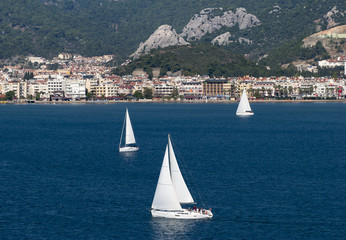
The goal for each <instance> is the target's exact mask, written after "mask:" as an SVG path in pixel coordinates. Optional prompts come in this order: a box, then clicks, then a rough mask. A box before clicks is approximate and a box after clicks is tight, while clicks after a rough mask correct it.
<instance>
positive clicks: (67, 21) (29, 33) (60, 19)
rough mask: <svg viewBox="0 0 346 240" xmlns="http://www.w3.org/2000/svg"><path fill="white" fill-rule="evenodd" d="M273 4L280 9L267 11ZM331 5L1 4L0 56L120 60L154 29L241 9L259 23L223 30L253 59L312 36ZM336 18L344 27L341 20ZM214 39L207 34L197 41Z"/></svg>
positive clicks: (45, 0)
mask: <svg viewBox="0 0 346 240" xmlns="http://www.w3.org/2000/svg"><path fill="white" fill-rule="evenodd" d="M274 6H279V7H280V10H279V11H276V12H272V13H270V12H271V11H272V10H273V7H274ZM334 6H337V8H339V9H340V10H343V8H344V1H341V0H329V1H324V0H304V1H298V0H290V1H279V0H268V1H256V0H251V1H246V2H244V1H241V0H234V1H232V2H231V3H230V2H229V1H227V0H216V1H207V0H200V1H192V0H188V1H186V0H177V1H169V0H160V1H154V0H131V1H130V0H123V1H109V0H99V1H94V0H83V1H82V0H2V1H1V2H0V58H9V57H12V56H15V55H28V54H33V55H37V56H43V57H52V56H56V55H57V54H58V53H59V52H70V53H77V54H82V55H84V56H92V55H102V54H116V55H117V56H118V57H119V59H120V60H122V59H125V58H126V57H127V56H128V55H130V54H131V53H133V52H134V51H135V49H136V48H137V47H138V45H139V43H140V42H143V41H145V40H146V39H147V38H148V37H149V36H150V34H152V33H153V32H154V31H155V29H157V27H158V26H160V25H162V24H170V25H172V26H173V27H174V28H175V29H176V30H177V32H178V33H180V31H181V30H182V28H183V27H184V26H185V25H186V24H187V23H188V21H189V19H190V18H191V17H192V16H193V15H194V14H197V13H199V12H200V11H201V10H202V9H204V8H207V7H223V8H224V9H233V10H234V9H236V8H237V7H245V8H246V9H247V11H248V12H249V13H251V14H254V15H256V16H257V17H258V18H259V19H260V21H261V25H260V26H258V27H255V28H252V29H248V30H239V29H238V28H237V27H233V28H231V29H228V30H230V31H231V33H232V35H237V36H239V37H246V38H249V39H251V40H253V44H250V45H247V44H238V45H236V44H235V45H233V46H232V51H234V52H236V53H241V54H245V53H249V54H250V55H251V56H254V57H256V56H261V55H264V54H266V53H268V52H270V50H272V49H274V48H276V47H279V46H281V45H282V44H283V43H287V42H289V41H291V40H293V39H300V38H301V37H304V36H307V35H309V34H311V33H313V32H315V29H316V24H317V23H314V21H315V20H318V19H321V18H322V17H323V15H325V14H326V13H327V12H328V11H330V10H331V8H333V7H334ZM154 16H155V17H154ZM336 20H337V21H338V22H339V23H341V24H345V18H344V17H340V16H339V17H338V19H336ZM323 24H324V23H323V21H322V25H323ZM325 27H326V24H324V25H323V26H322V29H323V28H325ZM216 34H217V33H215V36H216ZM215 36H214V35H213V34H209V35H207V36H205V38H204V39H202V41H204V42H207V41H208V40H210V39H212V38H213V37H215Z"/></svg>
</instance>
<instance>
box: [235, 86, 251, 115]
mask: <svg viewBox="0 0 346 240" xmlns="http://www.w3.org/2000/svg"><path fill="white" fill-rule="evenodd" d="M236 114H237V115H239V116H250V115H254V112H253V111H252V110H251V107H250V103H249V100H248V99H247V94H246V89H245V88H244V90H243V93H242V95H241V98H240V102H239V105H238V109H237V113H236Z"/></svg>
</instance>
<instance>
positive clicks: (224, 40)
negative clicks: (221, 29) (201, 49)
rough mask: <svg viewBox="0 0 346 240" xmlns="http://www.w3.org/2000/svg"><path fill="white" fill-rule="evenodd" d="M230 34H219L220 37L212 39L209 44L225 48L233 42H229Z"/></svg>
mask: <svg viewBox="0 0 346 240" xmlns="http://www.w3.org/2000/svg"><path fill="white" fill-rule="evenodd" d="M231 37H232V35H231V33H230V32H226V33H224V34H221V35H220V36H217V37H216V38H214V39H213V40H212V41H211V43H212V44H214V45H215V44H218V45H222V46H225V45H228V44H229V43H231V42H233V41H232V40H231Z"/></svg>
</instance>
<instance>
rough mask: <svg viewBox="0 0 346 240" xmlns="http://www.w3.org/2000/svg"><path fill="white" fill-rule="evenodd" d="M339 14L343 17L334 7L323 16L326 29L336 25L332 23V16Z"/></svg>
mask: <svg viewBox="0 0 346 240" xmlns="http://www.w3.org/2000/svg"><path fill="white" fill-rule="evenodd" d="M338 14H340V15H341V16H344V13H343V12H340V11H339V10H338V9H336V7H333V8H332V10H330V11H329V12H328V13H327V14H326V15H324V16H323V18H324V19H326V21H327V23H328V25H327V29H329V28H332V27H335V26H336V25H337V23H336V22H335V21H334V16H336V15H338Z"/></svg>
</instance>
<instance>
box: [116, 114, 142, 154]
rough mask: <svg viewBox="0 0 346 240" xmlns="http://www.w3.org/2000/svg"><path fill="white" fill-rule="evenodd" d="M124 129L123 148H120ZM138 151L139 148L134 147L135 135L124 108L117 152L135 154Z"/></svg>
mask: <svg viewBox="0 0 346 240" xmlns="http://www.w3.org/2000/svg"><path fill="white" fill-rule="evenodd" d="M124 128H125V146H123V147H121V142H122V139H123V135H124ZM138 150H139V147H138V146H136V139H135V134H134V133H133V129H132V124H131V120H130V115H129V111H128V110H127V108H126V114H125V118H124V124H123V130H122V131H121V137H120V142H119V152H136V151H138Z"/></svg>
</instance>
